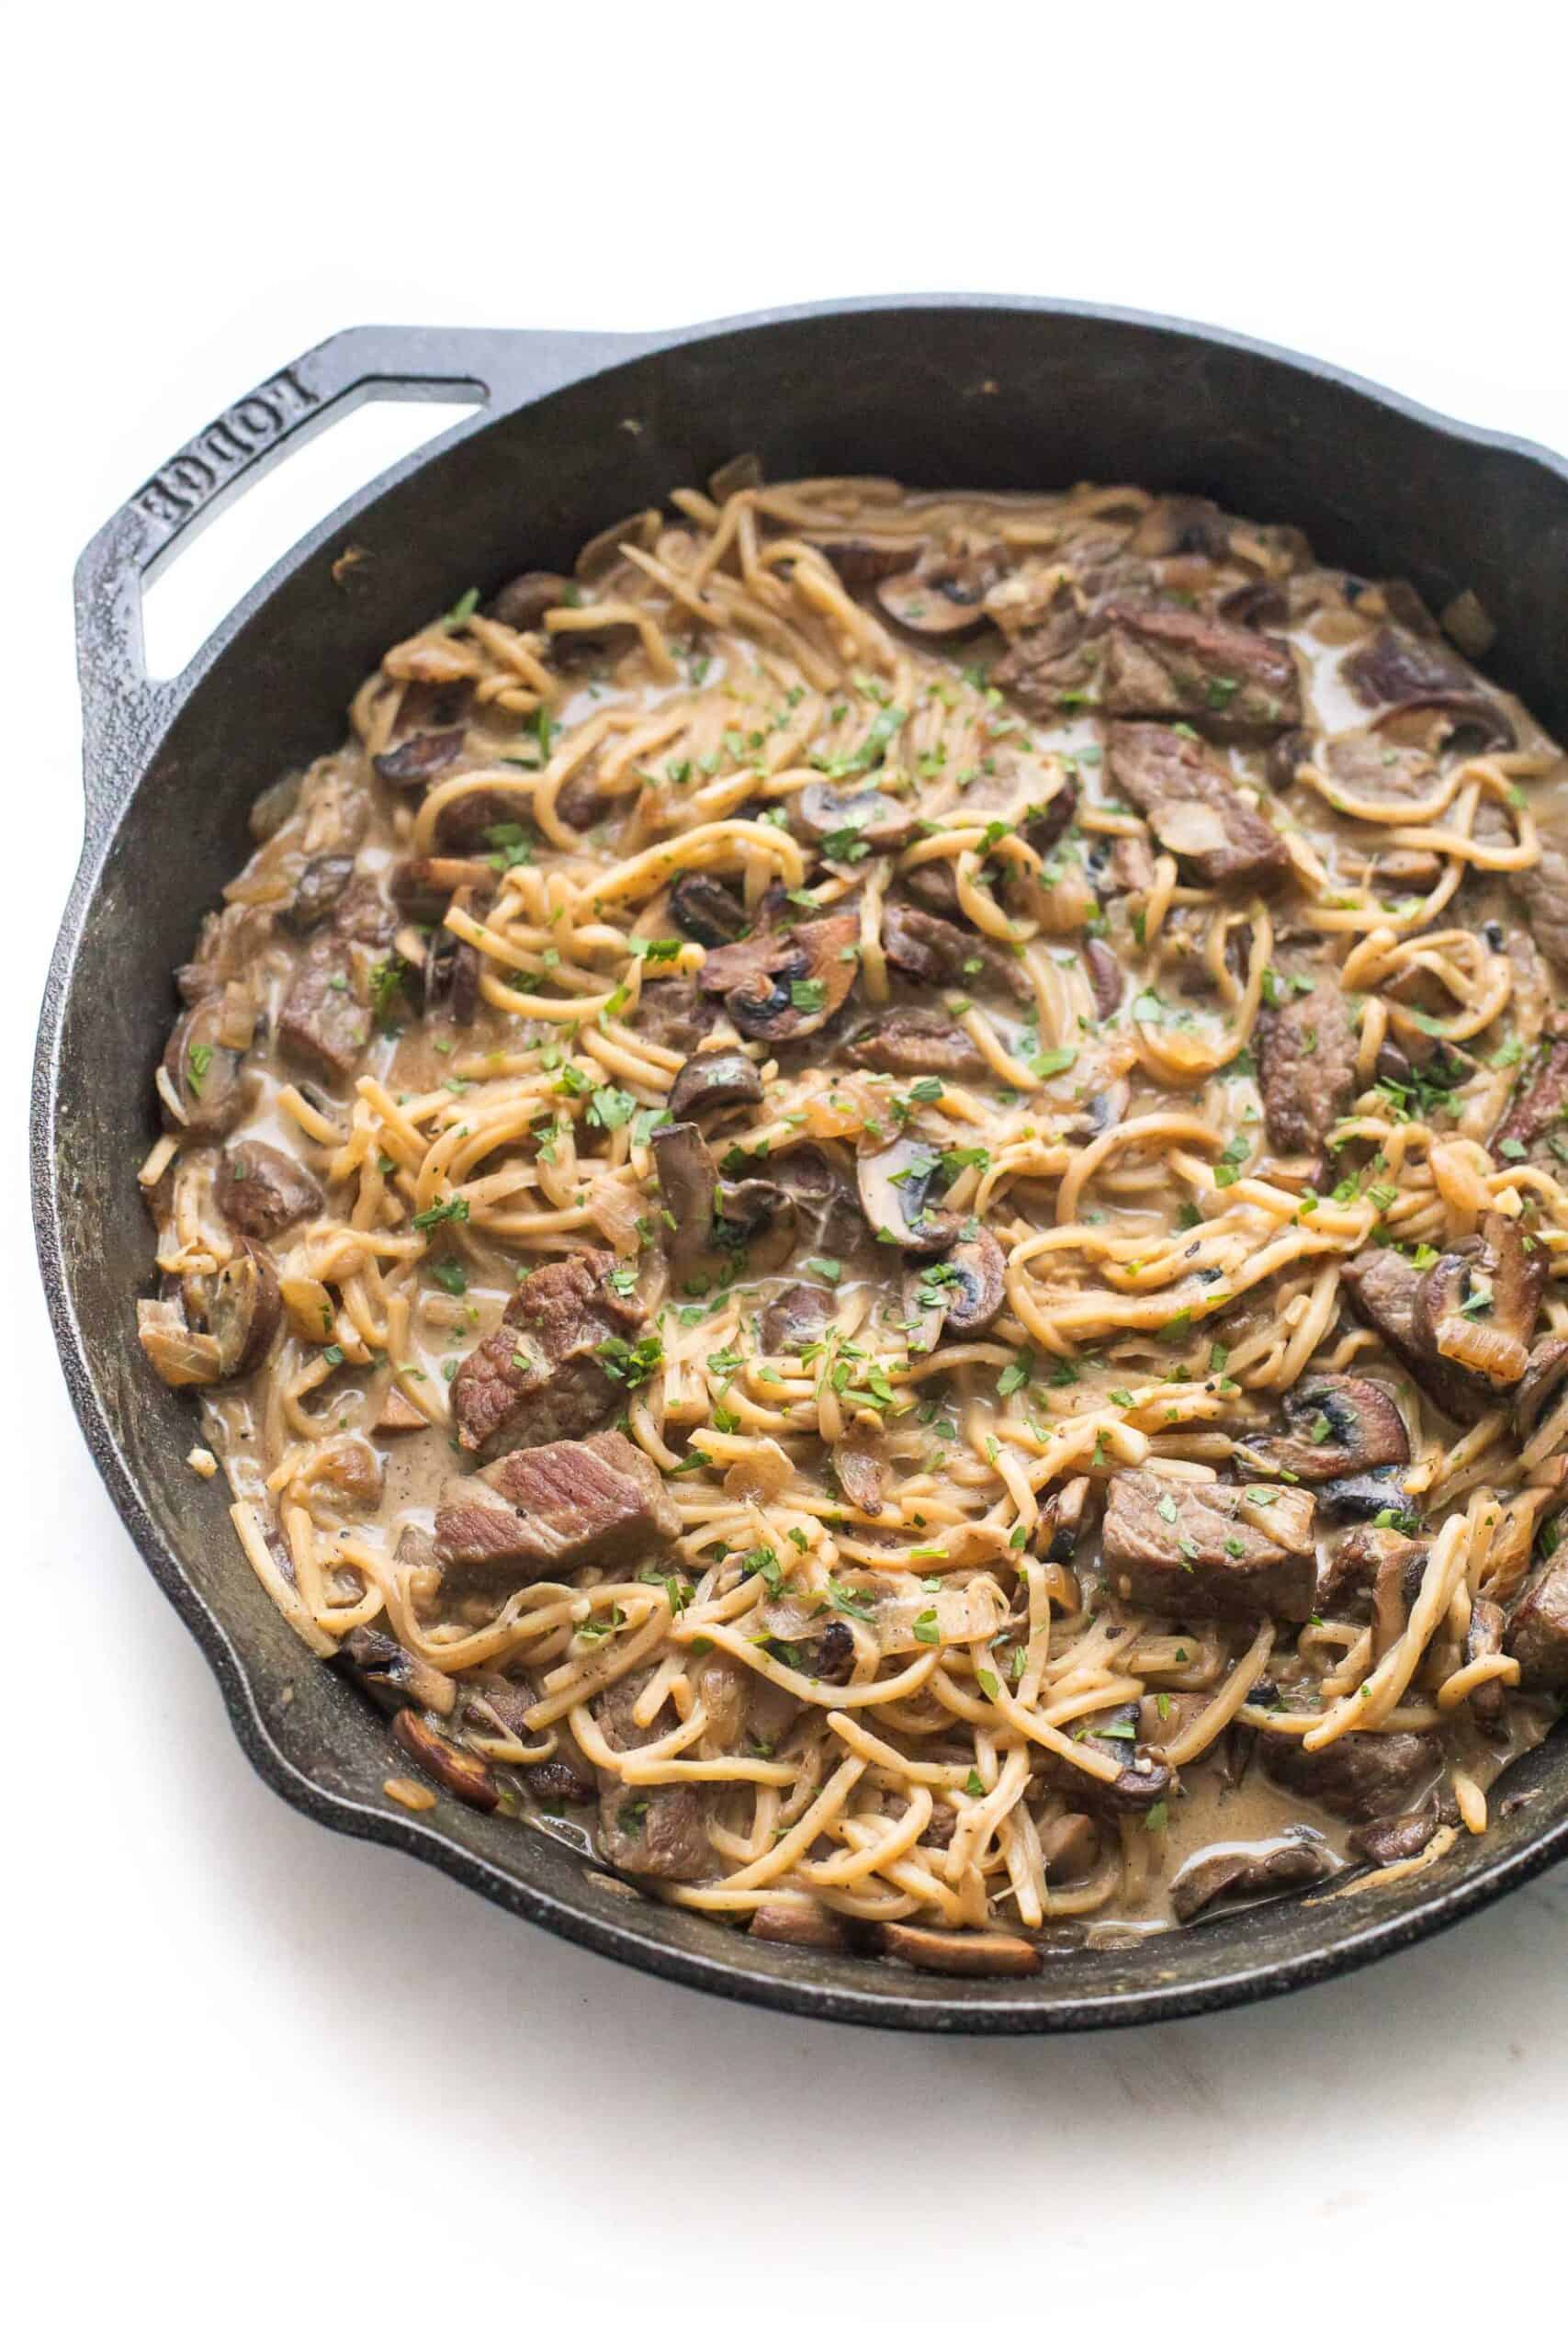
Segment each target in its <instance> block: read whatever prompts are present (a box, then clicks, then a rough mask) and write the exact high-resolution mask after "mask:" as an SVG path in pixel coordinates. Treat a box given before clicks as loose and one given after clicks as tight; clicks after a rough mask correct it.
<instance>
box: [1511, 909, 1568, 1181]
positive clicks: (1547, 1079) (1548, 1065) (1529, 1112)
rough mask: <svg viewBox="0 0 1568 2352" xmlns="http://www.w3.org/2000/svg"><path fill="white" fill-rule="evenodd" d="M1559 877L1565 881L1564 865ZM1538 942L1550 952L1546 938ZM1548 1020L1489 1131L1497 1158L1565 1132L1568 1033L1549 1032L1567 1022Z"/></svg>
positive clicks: (1521, 1155) (1519, 1154)
mask: <svg viewBox="0 0 1568 2352" xmlns="http://www.w3.org/2000/svg"><path fill="white" fill-rule="evenodd" d="M1563 880H1564V882H1565V883H1568V866H1565V868H1564V873H1563ZM1540 944H1541V945H1542V946H1547V947H1548V952H1549V953H1550V952H1551V951H1550V946H1549V943H1548V942H1547V941H1545V940H1542V941H1541V942H1540ZM1548 1020H1549V1026H1548V1033H1547V1035H1546V1036H1545V1037H1544V1038H1543V1039H1542V1041H1541V1044H1540V1049H1539V1051H1538V1052H1537V1053H1536V1054H1535V1055H1534V1056H1533V1057H1531V1060H1530V1064H1529V1070H1528V1072H1527V1074H1526V1076H1525V1078H1524V1079H1523V1080H1522V1082H1521V1084H1520V1086H1519V1088H1518V1091H1517V1092H1516V1094H1515V1096H1514V1099H1513V1101H1512V1102H1511V1103H1509V1105H1508V1108H1507V1111H1506V1113H1505V1114H1504V1116H1503V1118H1502V1120H1501V1121H1500V1122H1499V1124H1498V1125H1497V1128H1496V1130H1495V1133H1494V1135H1493V1137H1492V1150H1493V1152H1494V1153H1495V1156H1496V1157H1497V1158H1498V1159H1529V1155H1530V1153H1531V1152H1532V1151H1533V1150H1534V1149H1535V1148H1536V1146H1537V1144H1539V1143H1540V1142H1542V1141H1543V1140H1544V1139H1545V1138H1546V1137H1547V1136H1552V1135H1562V1136H1568V1125H1564V1122H1565V1121H1568V1036H1560V1035H1554V1034H1552V1032H1553V1030H1554V1029H1556V1028H1560V1027H1562V1026H1565V1025H1568V1024H1565V1023H1564V1022H1563V1018H1562V1014H1560V1013H1557V1014H1551V1015H1549V1017H1548Z"/></svg>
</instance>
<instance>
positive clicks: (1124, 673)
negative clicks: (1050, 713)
mask: <svg viewBox="0 0 1568 2352" xmlns="http://www.w3.org/2000/svg"><path fill="white" fill-rule="evenodd" d="M1105 617H1106V620H1107V622H1108V623H1109V625H1110V640H1109V643H1108V645H1107V648H1106V655H1105V670H1104V675H1103V679H1102V682H1101V688H1100V699H1101V701H1102V702H1103V704H1104V706H1105V708H1106V709H1107V710H1108V711H1109V712H1111V715H1112V716H1113V717H1115V718H1187V719H1194V718H1201V719H1204V720H1206V721H1207V722H1208V723H1209V724H1210V725H1211V726H1218V727H1223V728H1231V729H1243V728H1246V729H1270V730H1272V729H1278V728H1281V727H1295V726H1298V725H1299V724H1300V721H1301V716H1302V694H1301V681H1300V679H1299V677H1298V676H1297V673H1296V664H1295V658H1294V656H1293V655H1292V651H1291V649H1290V647H1289V646H1288V645H1286V644H1284V643H1283V642H1282V641H1281V640H1280V639H1278V638H1272V637H1264V636H1261V635H1260V634H1259V632H1258V630H1257V629H1252V628H1235V626H1234V625H1233V624H1231V623H1230V622H1228V621H1221V620H1214V619H1212V618H1211V617H1210V616H1208V615H1206V614H1203V613H1195V612H1191V611H1189V610H1188V609H1187V607H1186V606H1184V605H1168V606H1167V605H1129V604H1121V605H1110V606H1108V607H1107V610H1106V616H1105Z"/></svg>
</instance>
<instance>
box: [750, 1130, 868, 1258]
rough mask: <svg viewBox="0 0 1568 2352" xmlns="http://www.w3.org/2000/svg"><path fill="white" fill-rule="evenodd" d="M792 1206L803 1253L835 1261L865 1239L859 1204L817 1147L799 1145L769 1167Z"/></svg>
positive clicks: (837, 1168) (845, 1180) (834, 1163)
mask: <svg viewBox="0 0 1568 2352" xmlns="http://www.w3.org/2000/svg"><path fill="white" fill-rule="evenodd" d="M768 1166H769V1170H770V1172H771V1174H772V1176H773V1181H774V1182H775V1183H779V1184H782V1185H783V1186H784V1191H785V1192H786V1193H788V1194H789V1196H790V1198H791V1200H792V1201H793V1202H794V1203H795V1217H796V1221H797V1224H798V1227H799V1233H800V1245H801V1248H802V1250H810V1251H813V1252H815V1253H816V1254H817V1255H818V1256H822V1257H829V1258H837V1257H840V1256H842V1255H843V1253H844V1252H845V1251H846V1250H854V1249H857V1248H859V1246H860V1244H861V1243H862V1242H863V1240H864V1239H865V1227H864V1224H863V1220H862V1217H861V1212H860V1203H859V1200H858V1198H857V1196H856V1193H855V1192H854V1189H853V1187H852V1185H851V1183H850V1181H849V1179H848V1177H847V1176H846V1175H845V1173H844V1171H843V1170H842V1169H841V1168H840V1166H839V1164H838V1162H837V1161H836V1160H833V1159H829V1156H828V1154H827V1153H826V1152H825V1151H823V1150H821V1149H820V1148H818V1146H817V1145H816V1144H798V1145H797V1146H796V1147H795V1149H794V1150H793V1151H786V1152H783V1153H781V1154H780V1155H779V1156H778V1157H777V1158H776V1159H772V1160H770V1161H769V1163H768Z"/></svg>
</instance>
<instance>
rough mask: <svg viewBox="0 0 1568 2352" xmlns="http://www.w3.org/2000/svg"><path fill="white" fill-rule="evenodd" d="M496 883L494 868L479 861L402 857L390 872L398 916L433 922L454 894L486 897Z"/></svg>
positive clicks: (442, 913) (475, 859)
mask: <svg viewBox="0 0 1568 2352" xmlns="http://www.w3.org/2000/svg"><path fill="white" fill-rule="evenodd" d="M495 879H496V876H495V868H494V867H493V866H492V865H491V864H490V863H489V861H488V860H487V859H485V858H482V857H405V858H404V859H402V861H401V862H400V864H399V865H394V866H393V868H392V872H391V890H392V898H393V900H394V902H395V903H396V906H397V908H398V910H399V912H400V914H404V915H412V917H413V918H414V920H415V921H416V922H436V921H437V920H438V919H439V917H441V916H442V915H444V914H445V913H446V910H447V908H448V907H449V906H450V905H451V903H452V899H453V897H454V896H455V894H456V893H457V891H459V890H465V891H467V892H468V893H469V894H470V896H478V895H479V894H480V893H488V892H489V891H490V890H491V889H492V888H493V887H494V884H495Z"/></svg>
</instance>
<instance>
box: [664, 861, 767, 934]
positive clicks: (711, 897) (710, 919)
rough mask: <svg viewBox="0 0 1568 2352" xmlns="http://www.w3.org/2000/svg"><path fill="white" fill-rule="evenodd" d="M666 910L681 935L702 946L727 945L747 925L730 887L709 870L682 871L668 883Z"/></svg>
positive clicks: (744, 913) (747, 930)
mask: <svg viewBox="0 0 1568 2352" xmlns="http://www.w3.org/2000/svg"><path fill="white" fill-rule="evenodd" d="M670 912H671V915H672V916H673V918H674V920H675V923H676V925H677V927H678V928H679V929H680V930H681V931H682V932H683V933H685V936H686V937H687V938H688V939H694V940H695V941H696V942H697V944H698V945H699V946H702V947H727V946H728V945H730V944H732V943H733V942H734V941H735V940H738V939H743V938H744V937H745V935H746V933H748V932H749V931H750V928H751V926H750V922H748V921H747V917H746V910H745V908H744V907H743V906H742V905H741V903H740V901H739V899H738V898H737V897H736V895H735V893H734V891H733V890H727V889H726V888H725V886H724V884H723V883H722V882H720V881H718V880H716V877H715V876H713V875H711V874H682V876H681V877H680V879H679V881H677V882H674V883H672V884H671V888H670Z"/></svg>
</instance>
